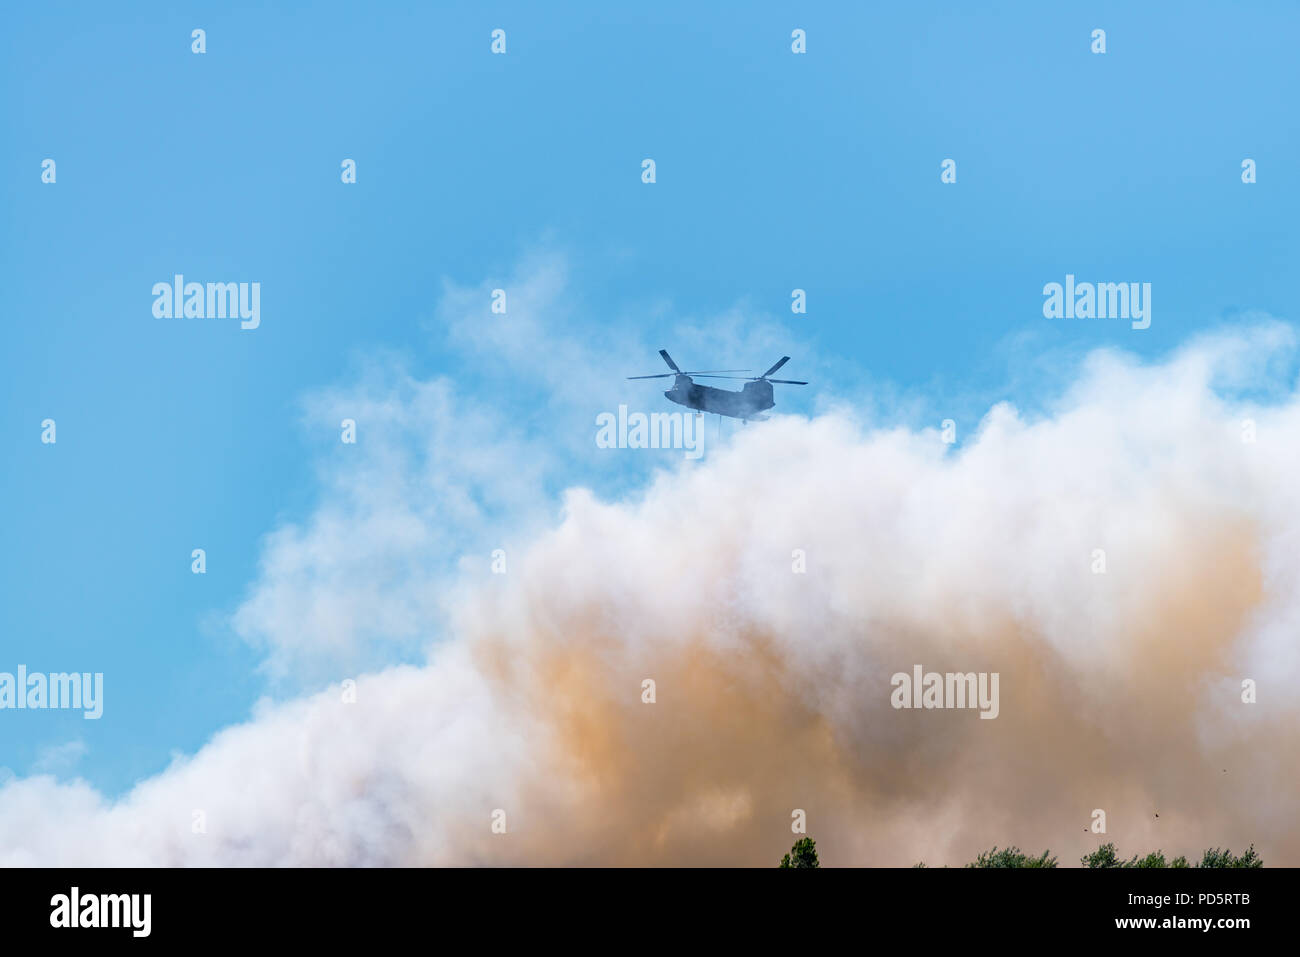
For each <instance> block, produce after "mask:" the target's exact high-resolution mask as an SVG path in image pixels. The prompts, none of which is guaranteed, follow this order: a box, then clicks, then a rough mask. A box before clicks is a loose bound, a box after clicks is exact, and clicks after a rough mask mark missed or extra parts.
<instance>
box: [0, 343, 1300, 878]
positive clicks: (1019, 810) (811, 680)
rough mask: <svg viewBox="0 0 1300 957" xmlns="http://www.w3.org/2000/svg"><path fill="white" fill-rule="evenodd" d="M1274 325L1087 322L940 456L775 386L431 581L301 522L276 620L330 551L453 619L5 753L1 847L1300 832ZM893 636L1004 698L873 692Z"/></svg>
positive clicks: (871, 852)
mask: <svg viewBox="0 0 1300 957" xmlns="http://www.w3.org/2000/svg"><path fill="white" fill-rule="evenodd" d="M1292 347H1293V343H1292V337H1291V335H1290V332H1289V330H1287V329H1286V327H1282V326H1279V325H1267V326H1263V327H1259V328H1257V329H1256V330H1254V331H1253V332H1251V333H1243V334H1240V335H1234V336H1222V337H1218V338H1214V339H1207V340H1202V341H1200V342H1198V343H1195V344H1193V345H1191V346H1189V347H1187V348H1186V349H1184V350H1182V351H1181V352H1180V353H1178V354H1177V355H1175V356H1173V357H1172V358H1170V359H1169V360H1168V361H1165V362H1163V363H1159V364H1153V365H1143V364H1140V363H1138V362H1136V361H1135V360H1133V359H1131V358H1128V357H1125V356H1123V355H1115V354H1108V353H1099V354H1096V355H1095V356H1093V357H1092V359H1091V360H1090V361H1089V362H1088V363H1087V364H1086V365H1085V367H1084V370H1083V372H1082V374H1081V376H1080V378H1079V380H1078V381H1077V382H1075V383H1074V384H1073V385H1072V386H1071V387H1070V388H1069V389H1068V391H1067V392H1066V394H1065V395H1064V397H1063V398H1062V399H1061V400H1060V401H1059V402H1058V403H1057V404H1056V405H1055V406H1054V407H1053V408H1051V409H1050V410H1049V411H1048V412H1047V413H1045V414H1043V415H1041V416H1037V417H1034V418H1033V419H1030V418H1027V417H1026V416H1023V415H1021V414H1019V413H1017V411H1016V410H1015V409H1014V408H1013V407H1012V406H1010V405H1006V404H1002V405H997V406H995V407H993V408H992V409H990V410H989V411H988V413H987V415H986V416H985V418H984V420H983V421H982V422H981V423H980V425H979V427H978V431H977V433H976V434H974V435H972V436H970V437H968V438H966V440H965V441H964V442H963V443H962V445H961V446H960V447H957V448H952V447H949V446H946V445H945V444H944V443H943V442H942V441H941V438H940V435H939V433H938V432H937V431H933V430H922V431H912V430H907V429H902V428H897V429H886V430H871V429H865V428H864V427H863V426H862V425H861V424H860V423H858V422H856V421H854V420H853V418H852V417H850V416H849V415H846V414H843V413H826V414H823V415H819V416H817V417H815V418H812V419H803V418H797V417H778V418H776V419H774V420H772V421H770V422H767V423H764V424H761V425H758V426H752V427H750V428H748V429H746V430H744V431H743V432H742V433H741V434H739V435H738V436H737V438H736V440H735V441H734V442H733V443H732V444H731V445H730V446H729V447H727V448H725V449H719V450H714V451H712V452H711V453H710V454H709V456H708V457H707V458H706V459H704V460H702V461H700V462H698V463H683V465H682V466H681V467H680V468H679V469H678V470H676V471H673V472H670V473H663V474H661V475H659V476H658V477H657V479H656V480H655V481H654V482H653V483H652V484H651V486H650V487H649V488H647V489H646V490H645V491H644V494H640V495H637V496H634V497H630V498H629V499H628V500H626V501H613V502H602V501H599V500H598V499H597V498H596V497H595V496H594V495H593V494H592V493H590V492H588V491H585V490H582V489H572V490H570V491H569V492H568V493H566V495H565V499H564V511H563V516H562V519H561V520H560V521H559V523H558V524H557V525H555V526H554V527H552V528H549V529H546V530H543V531H541V532H539V533H537V534H535V535H534V536H532V538H531V541H530V542H529V543H527V544H526V545H521V546H520V547H516V548H513V549H512V550H511V551H510V552H509V557H508V560H509V570H508V573H507V574H506V575H493V574H491V573H490V571H489V570H488V568H487V567H486V565H483V566H482V567H474V568H469V569H467V570H466V571H465V572H464V573H463V575H462V576H461V578H460V579H459V584H458V585H457V586H456V587H455V588H454V589H453V590H447V589H446V586H444V585H442V584H439V582H441V581H443V580H444V579H441V578H439V577H438V576H437V575H434V574H427V575H426V574H424V573H422V572H417V573H409V574H408V573H403V574H398V573H395V572H394V571H393V569H392V568H390V567H387V566H384V565H383V564H382V563H381V564H380V567H378V568H376V569H372V570H371V571H370V572H369V573H368V572H367V562H366V561H365V556H366V553H365V552H364V551H363V552H362V553H361V554H360V555H354V558H353V559H350V560H348V561H346V562H345V563H344V564H343V565H339V564H338V563H339V562H340V561H343V560H342V559H340V557H339V554H338V553H339V552H340V551H343V552H346V549H347V548H348V547H349V542H348V540H347V536H341V539H340V541H338V542H336V543H333V544H331V543H330V542H329V540H328V536H322V537H319V538H318V539H316V540H314V544H313V548H312V549H309V550H308V551H307V553H306V554H307V555H308V557H307V558H304V559H303V561H304V562H305V563H306V564H305V565H304V567H302V568H299V569H294V570H292V571H293V574H284V571H285V570H284V569H277V568H274V567H268V572H267V574H269V575H274V576H275V589H276V596H277V597H276V602H277V604H275V606H274V607H275V608H276V609H283V614H284V615H286V616H287V618H292V619H294V620H295V621H296V622H298V623H299V624H297V625H295V629H294V631H293V634H295V635H296V636H297V637H296V640H297V641H300V642H303V643H306V644H309V643H310V640H311V637H312V633H313V631H314V630H315V629H317V628H319V629H325V630H328V628H329V627H330V622H331V620H334V619H336V617H337V616H338V615H340V614H343V612H341V611H340V610H339V609H338V608H334V607H329V608H325V607H322V606H320V605H318V604H317V603H318V602H319V600H320V594H321V593H323V592H324V593H328V592H329V590H330V589H329V588H328V587H322V586H321V581H322V580H326V581H328V578H329V574H328V573H323V572H322V568H325V569H329V568H335V569H337V568H339V567H343V568H345V569H346V571H345V573H343V574H342V576H341V577H343V578H347V579H348V581H349V582H350V584H349V585H348V588H347V589H346V591H347V593H348V596H349V597H348V606H347V609H346V614H347V615H348V616H350V620H357V619H361V618H365V619H367V620H368V622H369V623H370V624H369V625H368V627H371V628H373V630H375V632H376V634H377V635H378V637H381V638H382V637H383V635H382V634H381V633H382V632H384V631H398V632H401V633H402V634H409V635H419V634H421V631H422V627H421V622H422V618H423V617H424V616H426V615H427V616H435V615H436V616H438V617H439V619H440V622H441V625H440V627H445V628H447V629H449V632H450V635H451V637H449V638H448V639H446V640H445V641H443V642H442V643H440V644H438V645H437V646H436V649H435V650H434V651H433V652H431V653H430V655H429V658H428V661H427V663H425V664H423V665H421V666H418V667H416V666H401V667H394V668H389V669H387V670H382V671H378V672H376V673H372V674H368V675H365V676H364V677H362V678H360V679H359V680H358V682H357V686H356V695H355V696H356V701H355V703H348V702H347V701H345V700H344V697H345V695H344V692H343V690H342V689H340V688H339V687H337V686H334V687H330V688H328V689H327V690H324V691H321V692H319V693H317V694H315V695H313V696H310V697H306V698H303V699H301V700H296V701H292V702H289V703H286V704H281V705H274V706H267V707H266V708H265V709H263V710H262V711H260V712H259V713H257V714H256V715H254V716H253V718H252V719H251V720H250V721H249V722H248V723H246V724H244V725H241V726H239V727H235V728H231V729H228V730H226V731H223V732H222V733H220V734H219V735H217V736H216V737H215V738H214V739H213V740H212V741H211V742H210V743H209V744H208V745H206V746H205V747H204V748H202V749H201V750H200V751H199V752H198V753H197V754H196V755H194V756H193V757H192V758H188V759H185V760H180V761H177V762H176V763H175V764H174V765H173V766H172V767H170V768H168V769H167V770H166V771H164V772H162V773H161V774H159V775H157V776H156V777H154V778H152V779H149V780H147V781H144V782H142V783H141V784H139V785H138V786H137V787H136V788H134V789H133V790H132V791H131V792H130V793H129V794H127V795H126V796H124V797H123V798H122V799H121V800H117V801H111V800H107V799H105V798H104V797H103V796H101V795H100V794H98V793H96V792H95V791H94V790H93V789H92V788H90V787H89V786H87V785H85V784H83V783H72V784H59V783H56V782H55V781H54V779H52V778H49V777H32V778H27V779H19V780H11V781H10V782H8V783H7V784H5V785H3V787H0V861H2V862H4V863H8V864H96V865H109V864H112V865H134V864H159V865H205V864H221V865H258V864H308V865H313V864H434V865H437V864H479V863H493V864H498V863H516V864H534V863H550V864H588V863H615V864H628V863H739V864H769V865H770V864H773V863H775V861H776V860H777V859H778V858H779V856H780V854H781V853H782V852H783V851H784V850H786V849H788V847H789V845H790V843H791V842H792V840H793V836H792V835H791V832H790V820H791V812H792V811H793V810H794V809H796V808H798V809H803V810H804V811H806V812H807V815H808V821H809V832H810V833H811V834H812V835H813V836H814V837H815V838H816V839H817V840H818V846H819V850H820V851H821V854H822V858H823V861H824V862H826V863H830V864H893V865H898V864H903V865H906V864H910V863H913V862H915V861H916V860H920V859H924V860H926V861H927V862H928V863H931V864H940V863H961V862H963V861H965V860H969V859H971V858H973V857H974V855H975V853H976V852H978V851H979V850H982V849H987V848H988V847H991V846H992V845H994V844H998V845H1002V846H1005V845H1007V844H1009V843H1017V844H1019V845H1020V846H1021V847H1024V848H1026V849H1033V850H1040V849H1042V848H1044V847H1050V848H1051V849H1052V850H1053V851H1054V852H1056V853H1058V854H1060V855H1061V857H1062V861H1063V862H1064V863H1072V862H1073V861H1074V860H1075V859H1077V857H1078V855H1079V854H1081V853H1083V852H1085V851H1087V850H1090V849H1092V848H1093V847H1095V846H1096V844H1097V843H1098V840H1099V836H1098V835H1094V834H1092V833H1090V832H1087V831H1086V828H1087V826H1088V825H1089V824H1090V823H1091V816H1090V815H1091V814H1092V812H1093V810H1094V809H1096V808H1101V809H1103V810H1105V811H1106V814H1107V819H1108V825H1109V832H1108V834H1107V835H1105V836H1104V837H1101V838H1100V839H1102V840H1115V841H1116V842H1117V843H1119V845H1120V849H1121V851H1124V852H1130V853H1132V852H1138V851H1143V852H1145V851H1147V850H1154V849H1155V848H1156V847H1161V848H1163V849H1164V850H1165V851H1166V852H1167V853H1169V854H1170V855H1172V854H1175V853H1188V854H1195V853H1198V852H1199V850H1200V849H1202V848H1203V847H1206V846H1210V845H1225V844H1227V845H1231V846H1233V847H1234V848H1236V847H1244V846H1245V845H1246V844H1247V843H1250V842H1252V841H1253V842H1254V843H1255V844H1256V846H1257V848H1258V849H1259V850H1260V852H1261V854H1262V856H1263V857H1264V859H1265V861H1266V862H1267V863H1270V864H1292V865H1294V864H1297V863H1300V835H1298V832H1297V831H1296V829H1295V828H1294V825H1293V813H1294V807H1295V805H1296V803H1297V800H1298V799H1300V774H1298V773H1297V770H1298V768H1297V760H1298V758H1300V747H1298V743H1300V738H1298V737H1297V728H1298V727H1300V725H1298V724H1297V720H1296V719H1297V717H1298V716H1300V715H1298V714H1297V701H1298V700H1300V699H1298V698H1297V695H1296V689H1297V687H1298V684H1297V683H1298V682H1300V651H1298V650H1297V638H1296V635H1297V627H1300V549H1298V548H1297V545H1298V544H1300V450H1298V448H1297V443H1296V438H1297V436H1300V401H1298V397H1297V394H1296V391H1295V385H1294V382H1293V381H1279V379H1278V370H1279V369H1287V368H1289V367H1290V366H1289V364H1288V360H1289V357H1290V355H1291V350H1292ZM1246 386H1258V387H1259V388H1254V389H1253V390H1252V391H1253V393H1256V394H1259V395H1260V396H1262V398H1261V399H1260V400H1259V401H1258V402H1250V401H1247V400H1245V399H1242V398H1240V397H1239V396H1240V395H1242V394H1243V387H1246ZM1265 386H1268V387H1269V388H1268V390H1267V393H1268V394H1267V395H1265V390H1264V388H1263V387H1265ZM415 392H416V393H417V394H423V393H419V390H418V389H416V390H415ZM425 398H426V400H428V401H432V400H431V399H428V396H427V395H426V396H425ZM394 414H395V415H398V416H399V417H400V415H401V414H402V411H401V409H400V408H398V409H396V410H394ZM1251 436H1253V437H1254V441H1247V440H1246V439H1248V438H1250V437H1251ZM388 465H391V466H392V471H389V472H385V474H386V475H387V478H388V480H389V482H390V485H389V486H386V488H385V491H384V493H383V494H384V497H383V499H382V502H383V508H382V509H379V510H377V511H379V512H385V514H391V515H392V522H391V523H390V524H385V523H376V524H371V525H368V527H369V528H370V529H371V531H372V532H376V533H377V535H378V538H377V539H376V540H377V541H378V542H379V544H380V546H382V548H381V550H382V551H383V552H384V553H385V554H388V553H389V552H388V551H387V549H389V547H390V546H391V544H392V543H391V542H385V541H384V539H383V536H384V535H389V534H391V535H392V536H404V537H402V538H401V541H400V548H398V549H397V554H401V555H405V556H407V557H408V558H409V559H410V563H411V565H410V567H414V568H417V569H421V568H424V567H426V565H427V566H429V567H432V566H434V565H436V564H437V563H438V562H440V561H442V559H443V557H444V556H442V555H441V550H442V549H444V548H445V542H442V541H441V540H440V539H439V538H438V536H437V535H436V534H435V532H434V531H433V530H432V529H434V526H435V524H436V522H435V517H434V516H431V515H423V516H419V515H417V516H415V519H414V522H415V525H414V528H415V530H414V531H411V526H410V523H409V522H408V519H410V518H411V516H407V515H404V514H403V513H402V511H401V501H402V494H401V486H400V484H392V480H393V478H394V475H395V474H398V473H400V474H402V475H404V476H407V478H408V479H409V478H410V476H411V475H414V476H415V478H414V479H411V480H412V481H421V480H432V478H431V477H430V476H429V475H428V474H427V473H426V472H424V471H423V470H421V469H418V468H417V469H414V470H409V469H407V468H406V465H405V464H403V463H400V462H398V461H397V460H396V459H392V460H388ZM492 470H493V466H491V465H488V466H485V474H486V473H487V472H491V471H492ZM373 511H374V510H368V511H367V514H368V515H369V514H372V512H373ZM314 527H315V528H317V529H318V530H319V529H322V528H327V527H328V523H327V522H325V521H323V520H320V519H319V518H318V521H317V523H316V525H315V526H314ZM331 549H334V551H331ZM1098 549H1100V550H1103V551H1104V553H1105V567H1106V571H1105V573H1104V574H1096V573H1095V572H1094V568H1095V567H1096V563H1097V554H1098V552H1097V550H1098ZM270 550H271V552H272V553H274V551H275V549H274V545H272V547H271V549H270ZM314 550H319V551H320V552H321V553H322V554H321V555H320V556H318V560H319V562H320V564H318V565H312V564H311V562H312V558H311V557H310V554H311V552H312V551H314ZM796 550H798V551H799V552H802V554H803V556H804V560H805V562H806V572H804V573H798V572H797V571H795V562H796ZM426 553H428V554H426ZM331 563H333V564H331ZM295 575H300V576H302V582H303V583H304V584H303V585H302V588H301V589H300V590H298V591H295V589H294V581H295ZM357 576H359V579H360V582H361V583H358V581H357V580H356V577H357ZM430 590H436V591H437V592H438V593H437V594H436V595H433V594H430ZM265 594H266V592H264V591H261V590H259V589H255V590H254V597H253V598H252V599H251V601H252V605H251V606H246V611H245V614H246V615H247V616H249V620H250V621H251V620H253V619H255V618H258V616H261V614H262V611H263V610H264V609H259V608H258V606H257V603H258V602H259V601H263V600H264V599H263V598H259V597H258V596H259V595H265ZM249 607H252V608H253V610H252V611H248V610H247V608H249ZM280 613H281V612H280V611H277V612H276V614H280ZM259 620H260V619H259ZM301 622H308V623H310V624H311V627H307V628H304V627H302V626H301ZM303 650H304V647H302V646H299V647H297V648H296V649H295V651H303ZM914 664H921V665H923V666H924V667H925V668H926V669H927V670H935V671H996V672H999V673H1000V674H1001V708H1000V711H1001V713H1000V715H999V717H998V718H997V719H996V720H993V721H984V720H979V719H978V717H977V715H976V713H974V712H970V711H941V710H940V711H911V710H905V711H896V710H894V709H893V708H891V707H890V705H889V694H890V690H891V688H890V683H889V680H890V676H891V675H892V674H893V673H894V672H896V671H909V670H910V669H911V667H912V665H914ZM647 678H649V679H653V680H654V682H655V687H656V701H655V703H653V704H646V703H643V700H642V682H643V680H644V679H647ZM1242 679H1253V680H1254V681H1255V682H1257V683H1258V702H1257V703H1255V704H1244V703H1243V702H1242V700H1241V682H1242ZM497 810H501V811H504V812H505V820H506V822H507V833H505V834H494V833H493V832H492V829H491V824H492V820H493V813H494V812H495V811H497ZM1156 813H1159V815H1160V816H1159V818H1158V819H1157V818H1155V817H1154V815H1155V814H1156ZM196 822H201V824H202V827H201V828H200V827H199V824H198V823H196Z"/></svg>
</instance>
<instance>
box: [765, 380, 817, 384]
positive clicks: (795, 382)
mask: <svg viewBox="0 0 1300 957" xmlns="http://www.w3.org/2000/svg"><path fill="white" fill-rule="evenodd" d="M767 381H768V382H780V383H781V384H782V385H807V384H808V383H807V382H800V381H798V380H797V379H768V380H767Z"/></svg>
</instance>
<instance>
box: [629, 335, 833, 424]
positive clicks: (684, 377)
mask: <svg viewBox="0 0 1300 957" xmlns="http://www.w3.org/2000/svg"><path fill="white" fill-rule="evenodd" d="M659 354H660V355H661V356H663V357H664V362H666V363H668V368H670V369H672V370H673V371H672V372H661V373H659V374H658V375H630V376H628V378H629V379H667V378H668V377H669V376H672V377H673V387H672V388H671V389H669V390H668V391H667V392H665V393H664V395H665V396H666V397H667V398H668V399H670V400H671V401H673V402H676V403H677V404H678V405H684V406H686V407H687V408H688V409H696V410H697V411H700V412H713V413H715V414H717V415H729V416H731V417H732V418H733V419H740V420H741V421H746V422H747V421H749V420H751V419H752V420H755V421H760V420H762V419H764V418H766V416H763V415H761V414H760V413H762V412H764V411H765V410H767V409H770V408H773V407H774V406H775V405H776V401H775V400H774V399H773V398H772V383H773V382H779V383H781V384H782V385H807V384H808V383H807V382H799V381H797V380H795V379H772V378H769V376H771V374H772V373H773V372H775V371H776V370H777V369H779V368H781V366H783V365H785V364H786V363H787V362H789V361H790V357H789V356H782V357H781V361H780V362H778V363H777V364H776V365H774V366H772V368H770V369H768V370H767V371H766V372H764V373H763V374H762V375H760V376H738V375H731V374H730V373H733V372H750V371H752V370H750V369H710V370H707V371H704V372H683V371H682V370H681V369H679V368H678V367H677V363H676V362H673V357H672V356H670V355H669V354H668V353H667V352H665V351H664V350H663V349H660V350H659ZM691 376H700V377H701V378H704V379H747V380H748V381H747V382H745V384H744V386H742V387H741V389H740V391H739V392H733V391H731V390H730V389H715V388H714V387H713V386H711V385H696V384H695V381H694V380H693V379H692V378H691Z"/></svg>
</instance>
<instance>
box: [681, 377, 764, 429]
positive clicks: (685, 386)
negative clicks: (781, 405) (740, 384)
mask: <svg viewBox="0 0 1300 957" xmlns="http://www.w3.org/2000/svg"><path fill="white" fill-rule="evenodd" d="M664 397H665V398H667V399H668V400H669V401H672V402H676V403H677V404H678V405H684V406H686V407H687V408H688V409H695V410H697V411H699V412H713V413H715V414H716V415H729V416H731V417H732V418H733V419H757V418H758V417H759V414H760V413H761V412H764V411H766V410H767V409H770V408H772V407H773V406H775V405H776V401H775V400H774V399H773V398H772V384H771V383H770V382H767V381H763V380H760V381H757V382H746V383H745V386H744V388H742V389H741V390H740V391H739V392H733V391H732V390H730V389H715V388H714V387H713V386H710V385H699V384H697V383H696V382H695V380H694V379H692V378H691V377H690V376H688V375H679V376H677V377H676V378H675V379H674V380H673V387H672V388H671V389H669V390H668V391H667V392H665V393H664Z"/></svg>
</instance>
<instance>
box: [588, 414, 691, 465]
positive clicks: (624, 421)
mask: <svg viewBox="0 0 1300 957" xmlns="http://www.w3.org/2000/svg"><path fill="white" fill-rule="evenodd" d="M703 423H704V415H703V414H702V413H698V412H651V413H650V414H649V415H646V413H644V412H633V413H631V414H628V411H627V406H626V405H620V406H619V407H618V415H615V414H614V413H613V412H602V413H600V414H599V415H598V416H596V425H597V427H598V428H597V431H596V448H598V449H683V450H685V452H686V457H687V458H688V459H698V458H699V457H700V456H702V455H703V454H704V424H703Z"/></svg>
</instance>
